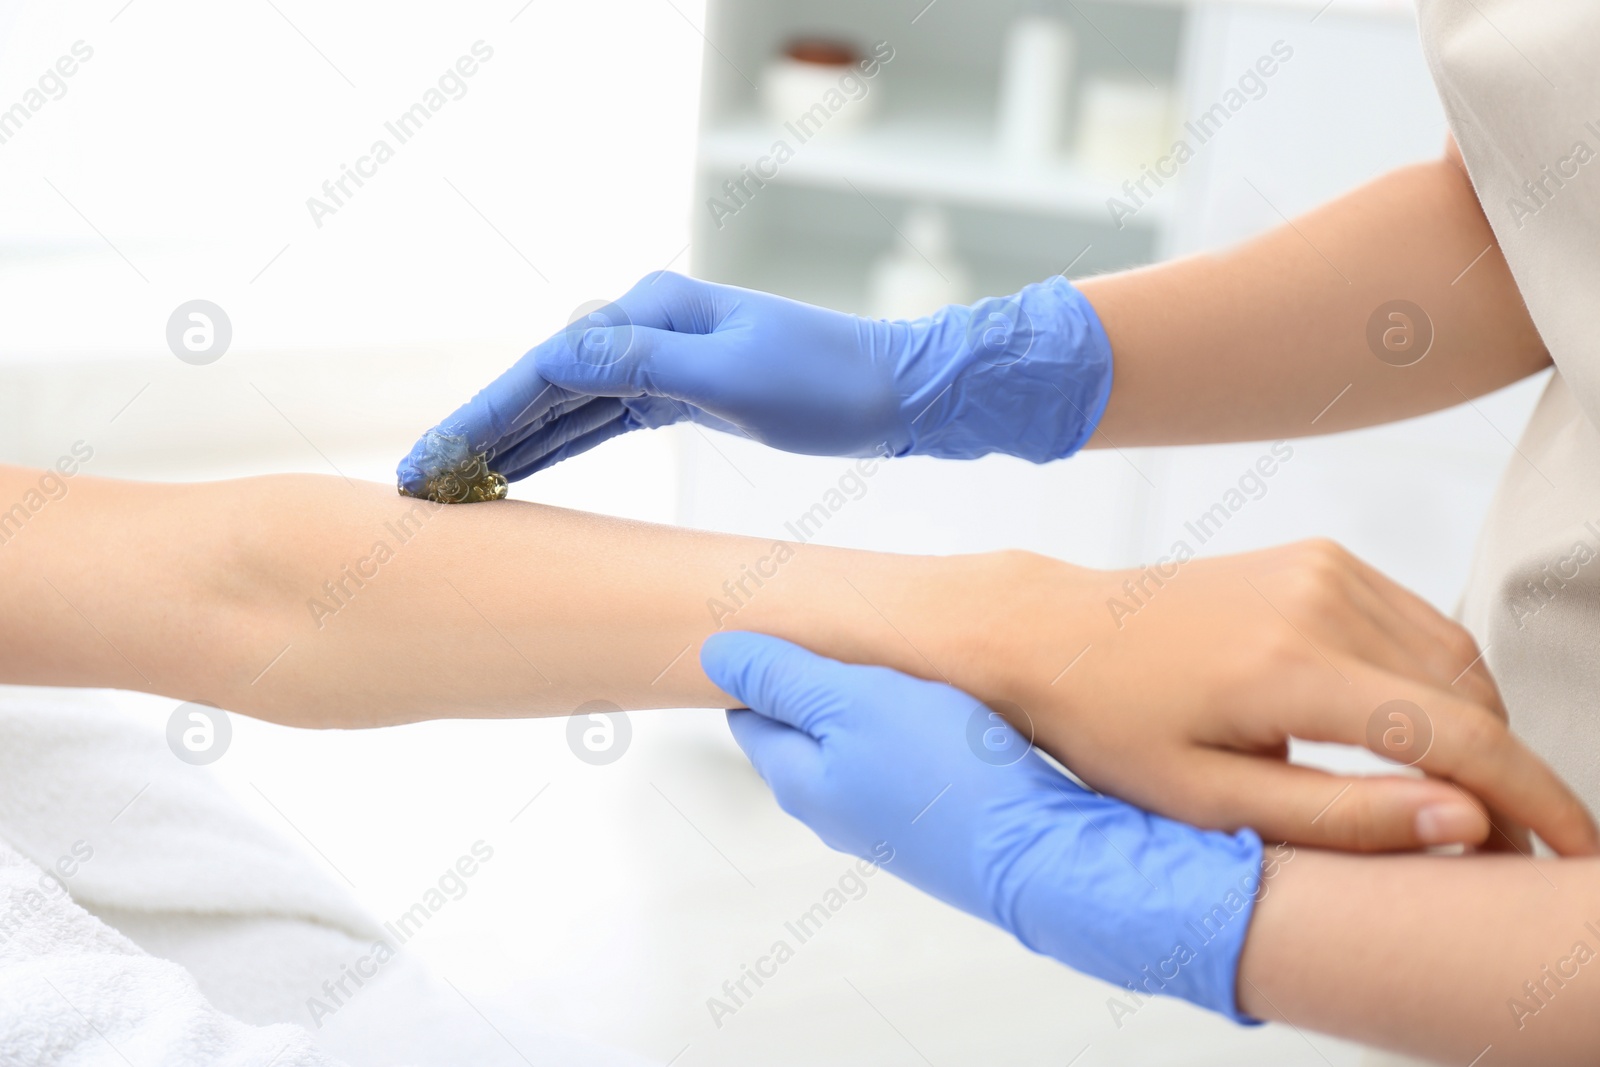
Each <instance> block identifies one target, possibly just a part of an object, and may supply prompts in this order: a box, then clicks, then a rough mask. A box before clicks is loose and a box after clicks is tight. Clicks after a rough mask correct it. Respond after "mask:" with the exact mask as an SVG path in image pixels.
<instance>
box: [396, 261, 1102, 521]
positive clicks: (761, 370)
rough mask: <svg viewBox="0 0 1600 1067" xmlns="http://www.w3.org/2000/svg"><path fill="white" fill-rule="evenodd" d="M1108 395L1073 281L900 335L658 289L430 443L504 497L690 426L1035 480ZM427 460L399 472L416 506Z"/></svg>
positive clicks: (705, 291) (563, 347)
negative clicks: (494, 480)
mask: <svg viewBox="0 0 1600 1067" xmlns="http://www.w3.org/2000/svg"><path fill="white" fill-rule="evenodd" d="M1110 392H1111V345H1110V342H1109V341H1108V340H1107V339H1106V334H1105V331H1104V329H1102V328H1101V325H1100V320H1099V318H1098V317H1097V316H1096V314H1095V312H1094V309H1093V308H1092V307H1090V305H1089V302H1088V301H1087V300H1085V299H1084V297H1083V296H1082V295H1081V294H1080V293H1079V292H1078V291H1077V290H1076V289H1074V288H1073V286H1072V284H1071V283H1070V282H1068V281H1067V280H1066V279H1065V278H1061V277H1055V278H1051V279H1050V280H1049V281H1046V282H1040V283H1038V284H1035V285H1030V286H1028V287H1027V288H1025V289H1023V290H1022V291H1021V292H1020V293H1017V294H1016V295H1014V296H1008V297H1002V298H993V299H987V300H980V301H979V302H978V303H976V304H974V305H972V306H971V307H959V306H951V307H947V308H944V309H943V310H941V311H939V312H938V313H937V314H935V315H932V316H930V317H928V318H924V319H918V320H916V321H914V322H900V321H897V322H890V321H886V320H883V319H868V318H862V317H860V316H856V315H847V314H844V313H842V312H837V311H829V310H827V309H825V308H820V307H812V306H811V305H808V304H801V303H797V302H795V301H793V300H786V299H784V298H783V297H778V296H773V295H771V294H768V293H760V292H754V291H752V290H749V289H738V288H734V287H733V286H727V285H714V284H712V283H709V282H702V281H697V280H695V279H692V278H686V277H683V276H682V275H678V274H672V273H669V272H661V273H657V274H653V275H650V276H648V277H646V278H645V279H644V280H643V281H641V282H639V284H638V285H635V286H634V287H633V289H632V290H631V291H630V292H629V293H628V294H627V295H626V296H624V297H623V298H622V299H621V300H619V301H617V302H616V303H614V304H609V305H607V306H606V307H604V308H601V309H600V310H599V311H596V312H593V313H591V314H589V315H588V316H585V317H584V318H582V319H579V320H578V321H577V322H575V323H573V324H572V325H571V326H569V327H567V328H566V329H564V330H562V331H561V332H560V333H558V334H556V335H555V336H554V337H551V338H550V339H549V340H547V341H545V342H544V343H543V344H541V345H539V346H538V347H537V348H534V349H533V350H532V351H530V352H529V353H528V354H527V355H525V356H523V357H522V359H521V360H519V361H518V362H517V363H516V365H515V366H513V367H512V368H511V369H510V370H508V371H506V372H505V373H504V374H502V375H501V376H500V377H499V378H498V379H496V380H495V381H494V382H493V383H491V384H490V385H489V386H488V387H487V388H485V389H484V390H482V391H481V392H480V393H478V395H477V396H475V397H473V398H472V399H471V400H470V401H468V402H467V403H466V404H465V405H463V406H462V407H461V408H460V409H459V410H458V411H456V412H455V414H453V415H451V416H450V417H449V418H448V419H446V420H445V421H444V422H442V423H440V424H439V426H438V427H437V429H438V430H439V431H440V432H442V433H444V434H446V435H449V436H464V437H465V438H466V439H467V444H468V446H469V447H470V450H471V451H472V452H473V453H488V455H489V464H490V466H491V467H492V468H493V469H494V470H496V471H498V472H499V473H500V474H503V475H505V476H506V477H507V478H510V479H512V480H515V479H517V478H522V477H525V476H527V475H529V474H532V473H533V472H535V471H537V470H540V469H542V468H544V467H548V466H551V465H552V464H555V463H558V462H560V461H561V460H562V459H565V458H567V457H569V456H574V455H577V454H578V453H580V452H583V451H585V450H587V449H589V448H592V447H594V446H595V445H597V444H599V443H600V442H602V441H604V440H606V439H607V438H610V437H613V436H615V435H617V434H619V433H624V432H626V431H628V430H634V429H639V428H641V427H655V426H665V425H667V424H669V423H673V422H679V421H681V420H684V419H690V420H693V421H694V422H696V423H699V424H700V425H702V426H709V427H713V428H715V429H718V430H724V431H727V432H730V433H736V434H742V435H745V436H748V437H751V438H753V439H755V440H757V441H760V442H762V443H763V444H767V445H771V446H772V447H774V448H781V449H784V450H785V451H789V452H801V453H806V454H809V455H838V456H865V455H871V454H885V455H895V456H903V455H907V454H912V453H915V454H919V455H929V456H943V457H945V458H949V459H970V458H972V457H975V456H981V455H985V454H987V453H990V452H1005V453H1008V454H1010V455H1014V456H1021V457H1022V458H1024V459H1029V460H1033V461H1034V462H1038V463H1042V462H1044V461H1046V460H1051V459H1060V458H1062V457H1065V456H1070V455H1071V454H1072V453H1074V452H1076V451H1077V450H1078V449H1079V448H1081V447H1083V444H1084V442H1086V441H1087V440H1088V439H1089V436H1090V434H1092V433H1093V432H1094V428H1095V426H1096V425H1097V424H1098V422H1099V420H1100V416H1101V414H1102V413H1103V412H1104V410H1105V405H1106V400H1107V398H1108V397H1109V396H1110ZM421 447H422V446H421V444H420V443H419V446H418V448H414V449H413V450H412V453H411V455H409V456H407V457H406V459H405V460H404V461H403V462H402V463H401V464H400V469H399V474H400V481H401V484H402V486H404V487H405V488H406V489H408V490H410V491H412V492H416V491H418V490H419V489H420V487H421V483H422V480H423V472H422V471H421V470H420V469H419V460H420V459H421V453H420V449H421Z"/></svg>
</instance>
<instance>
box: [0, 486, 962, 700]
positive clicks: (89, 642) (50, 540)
mask: <svg viewBox="0 0 1600 1067" xmlns="http://www.w3.org/2000/svg"><path fill="white" fill-rule="evenodd" d="M40 479H41V475H40V473H39V472H37V471H30V470H24V469H20V468H14V467H10V468H0V538H4V540H3V542H0V588H4V589H5V591H6V597H5V607H3V608H0V681H5V682H13V683H25V684H41V685H67V686H107V687H117V688H125V689H138V690H144V691H147V692H154V693H162V694H165V695H169V696H174V697H179V698H182V699H187V700H195V701H202V702H206V703H211V704H215V705H218V706H220V707H224V708H228V709H230V710H234V711H239V712H243V713H246V714H249V715H253V716H257V717H260V718H264V719H270V720H273V721H276V722H282V723H289V724H294V725H300V726H376V725H382V724H386V723H396V722H406V721H412V720H417V719H423V718H435V717H440V716H513V715H552V714H567V713H570V712H572V711H573V710H574V709H576V708H577V707H578V706H579V705H580V704H582V703H584V702H585V701H589V700H595V699H604V700H610V701H614V702H616V703H617V704H619V705H621V706H623V707H625V708H642V707H705V706H711V705H716V704H719V703H721V702H723V701H724V699H725V698H724V697H723V695H722V694H721V693H720V692H718V690H717V688H716V687H715V686H713V685H711V684H710V683H709V682H708V681H706V678H705V675H704V674H703V673H702V672H701V670H700V665H699V644H700V641H701V640H702V639H703V638H704V637H705V636H706V635H707V634H709V633H711V632H713V631H714V630H716V629H717V624H718V622H719V621H723V620H728V621H732V620H735V619H736V620H737V622H738V624H739V625H741V626H751V627H755V628H759V629H763V630H769V631H771V632H773V633H780V634H784V635H787V636H791V637H794V638H795V639H797V640H804V641H806V642H807V643H809V644H811V645H814V646H816V647H819V648H824V649H826V650H828V651H829V652H830V653H831V654H832V655H836V656H840V657H843V658H846V659H859V660H872V661H874V662H883V663H892V664H894V665H896V666H898V667H900V668H902V669H904V670H907V671H913V672H917V673H924V674H926V673H930V672H931V671H932V670H933V668H932V667H930V665H929V663H928V661H927V660H924V659H923V658H922V655H921V654H919V651H918V649H917V648H914V647H912V645H911V644H909V643H908V641H907V639H906V638H905V637H901V636H899V635H898V634H897V633H896V631H895V629H894V628H893V626H891V625H890V624H889V623H887V622H886V618H885V617H887V618H888V619H894V620H897V621H899V622H900V623H901V624H902V625H903V626H906V627H912V626H914V624H915V623H916V622H917V620H919V619H928V618H931V617H932V612H933V605H932V604H930V603H929V601H930V600H935V599H937V600H939V601H940V602H941V607H940V610H941V611H942V612H944V613H945V614H946V615H948V614H949V613H950V612H951V611H952V610H953V609H954V607H955V605H956V604H957V603H958V602H959V599H960V597H961V596H962V595H963V594H962V593H961V592H960V586H961V584H962V581H963V578H962V577H961V574H962V572H963V570H964V568H965V566H966V565H965V564H964V563H963V561H961V560H951V561H936V560H927V559H923V560H919V559H915V558H911V557H899V556H886V555H877V554H869V553H859V552H845V551H842V550H838V549H831V548H825V547H820V546H808V545H787V544H781V545H780V544H775V543H773V542H771V541H762V540H757V539H753V538H742V537H727V536H720V535H711V534H705V533H700V532H696V531H691V530H682V529H674V528H669V527H660V526H651V525H647V524H644V523H637V522H628V521H622V520H618V519H610V518H604V517H601V516H595V515H586V514H580V513H576V512H572V511H566V510H562V509H560V508H553V507H545V506H541V505H537V504H529V503H520V502H509V501H508V502H503V503H496V504H482V505H469V506H464V507H446V506H441V505H436V504H431V503H428V502H426V501H419V500H415V499H410V498H404V497H400V496H397V495H396V494H395V491H394V489H393V488H391V487H387V486H381V485H374V484H371V483H364V482H346V481H344V480H342V479H339V478H335V477H321V476H310V475H282V476H271V477H263V478H250V479H244V480H239V481H228V482H216V483H209V484H150V483H139V482H119V481H108V480H104V479H97V478H90V477H87V476H83V475H79V476H77V477H75V478H72V479H70V480H69V481H66V482H65V483H64V484H65V486H66V493H65V495H64V496H62V497H61V498H60V499H58V500H51V499H49V497H48V496H45V495H42V494H41V495H38V496H37V497H36V498H35V502H38V501H39V500H43V501H45V503H43V506H41V507H40V508H39V509H38V511H37V512H36V513H30V512H29V511H28V508H27V503H26V502H25V501H26V500H27V499H28V497H27V494H28V493H29V491H30V490H37V489H38V485H39V482H40ZM52 484H61V483H60V481H59V480H56V482H54V483H52ZM7 501H19V502H22V503H19V506H18V507H17V508H12V509H11V510H10V511H9V512H8V511H5V510H4V502H7ZM970 563H973V564H977V565H978V566H977V568H975V569H981V561H979V560H976V559H974V560H971V561H970ZM936 576H938V577H937V578H936ZM945 576H948V577H949V579H950V580H945ZM880 611H881V612H882V614H880ZM719 613H720V615H719ZM957 636H958V635H957V633H956V632H955V631H954V630H953V629H952V630H951V631H950V632H949V634H948V637H950V638H952V639H953V638H955V637H957ZM917 639H918V640H919V643H923V642H925V644H924V645H923V647H922V648H921V652H922V653H926V654H927V655H928V656H930V657H934V658H935V659H937V660H938V662H939V664H940V669H942V670H947V671H956V670H959V668H960V666H961V664H962V663H963V661H964V658H965V657H964V655H963V651H962V646H961V644H960V642H959V641H954V640H950V641H947V640H942V639H941V635H940V634H939V633H938V632H936V631H935V630H933V629H932V628H930V627H923V628H922V630H921V631H920V632H919V634H918V638H917Z"/></svg>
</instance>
